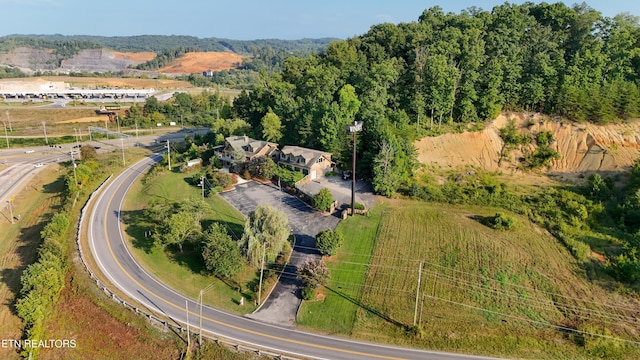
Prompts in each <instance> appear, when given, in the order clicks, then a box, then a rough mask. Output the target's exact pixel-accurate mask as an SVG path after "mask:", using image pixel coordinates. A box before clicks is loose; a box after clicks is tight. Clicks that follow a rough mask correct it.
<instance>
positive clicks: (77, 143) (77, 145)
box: [73, 128, 80, 148]
mask: <svg viewBox="0 0 640 360" xmlns="http://www.w3.org/2000/svg"><path fill="white" fill-rule="evenodd" d="M73 133H74V134H75V136H76V147H77V148H80V143H79V142H78V129H76V128H73Z"/></svg>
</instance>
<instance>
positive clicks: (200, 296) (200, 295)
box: [198, 289, 202, 347]
mask: <svg viewBox="0 0 640 360" xmlns="http://www.w3.org/2000/svg"><path fill="white" fill-rule="evenodd" d="M198 299H199V300H200V339H199V340H198V344H200V347H202V289H200V294H199V295H198Z"/></svg>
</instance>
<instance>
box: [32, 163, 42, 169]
mask: <svg viewBox="0 0 640 360" xmlns="http://www.w3.org/2000/svg"><path fill="white" fill-rule="evenodd" d="M43 166H44V164H43V163H37V164H35V165H33V167H37V168H39V167H43Z"/></svg>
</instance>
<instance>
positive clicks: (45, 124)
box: [42, 121, 49, 145]
mask: <svg viewBox="0 0 640 360" xmlns="http://www.w3.org/2000/svg"><path fill="white" fill-rule="evenodd" d="M42 130H43V131H44V142H45V143H46V144H47V145H49V139H47V122H46V121H43V122H42Z"/></svg>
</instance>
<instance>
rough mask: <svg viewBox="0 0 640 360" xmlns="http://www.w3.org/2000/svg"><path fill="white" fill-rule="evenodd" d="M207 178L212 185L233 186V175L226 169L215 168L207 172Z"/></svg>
mask: <svg viewBox="0 0 640 360" xmlns="http://www.w3.org/2000/svg"><path fill="white" fill-rule="evenodd" d="M207 180H209V181H210V182H211V186H213V187H217V186H219V187H221V188H223V189H224V188H228V187H229V186H231V182H232V176H231V174H228V173H226V172H224V171H218V170H214V171H208V172H207Z"/></svg>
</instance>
